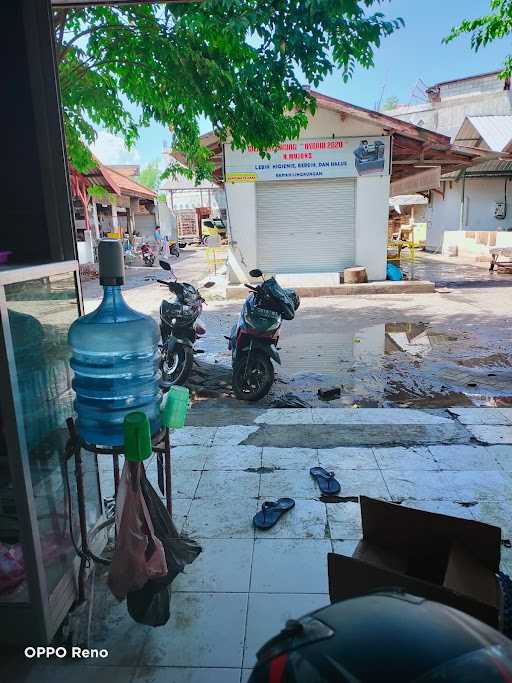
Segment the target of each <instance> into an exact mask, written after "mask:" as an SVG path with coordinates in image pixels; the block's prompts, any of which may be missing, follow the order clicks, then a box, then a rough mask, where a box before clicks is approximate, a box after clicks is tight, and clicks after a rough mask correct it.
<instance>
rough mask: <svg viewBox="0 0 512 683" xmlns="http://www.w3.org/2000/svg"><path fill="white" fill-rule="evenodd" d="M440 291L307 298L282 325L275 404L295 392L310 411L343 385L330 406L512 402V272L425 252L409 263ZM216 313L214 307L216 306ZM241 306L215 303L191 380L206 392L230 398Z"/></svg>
mask: <svg viewBox="0 0 512 683" xmlns="http://www.w3.org/2000/svg"><path fill="white" fill-rule="evenodd" d="M404 270H406V271H408V273H409V275H410V276H411V277H415V279H419V278H421V279H430V280H433V281H435V282H436V286H437V291H436V293H435V294H417V295H401V296H384V295H380V296H374V297H336V298H334V297H332V298H329V297H323V298H317V299H304V300H303V301H302V304H301V308H300V309H299V311H298V312H297V316H296V318H295V320H293V321H291V322H287V323H285V324H284V325H283V329H282V337H281V341H280V346H281V350H280V354H281V359H282V366H281V367H279V368H278V370H277V382H276V384H275V385H274V388H273V390H272V392H271V394H270V395H269V396H268V397H267V398H266V399H264V400H263V401H262V402H261V404H262V405H264V406H269V405H271V404H272V403H273V401H274V400H275V399H276V398H278V397H279V396H282V395H283V394H285V393H290V392H291V393H293V394H295V395H296V396H298V397H300V398H301V399H303V400H305V401H306V402H307V403H308V404H309V405H311V406H320V405H326V403H325V402H322V401H320V399H319V398H318V395H317V392H318V389H319V388H321V387H322V388H325V387H331V386H334V387H340V388H341V396H340V398H339V399H336V400H334V401H330V402H329V403H328V404H327V405H330V406H352V405H358V406H361V407H362V406H369V407H372V406H374V407H378V406H402V407H403V406H410V407H425V408H442V407H447V406H452V405H461V406H464V405H483V406H496V405H512V351H511V349H512V344H511V342H512V329H511V327H510V322H511V314H510V307H511V305H512V292H511V290H510V287H511V286H512V276H511V275H505V274H499V275H498V274H493V273H489V271H488V269H487V268H485V267H481V266H475V265H469V264H460V263H455V262H453V261H447V260H445V259H441V258H439V257H435V256H430V255H419V256H418V258H417V260H416V261H415V262H414V263H408V264H405V265H404ZM212 308H213V309H214V310H212ZM239 308H240V304H239V303H236V304H235V303H229V304H227V303H224V304H220V303H217V302H216V304H215V305H214V306H212V307H210V309H209V310H208V312H207V313H206V314H205V319H206V321H207V323H209V325H208V327H209V329H208V336H207V337H206V338H205V340H204V343H203V346H204V348H205V349H206V350H207V351H208V353H206V354H205V355H203V356H202V357H201V361H202V363H204V364H209V367H208V366H207V365H203V366H202V367H200V368H199V373H198V374H197V375H196V377H195V378H194V383H193V384H194V386H195V388H196V390H197V391H198V394H199V396H201V397H202V398H204V399H207V398H208V397H209V396H214V395H215V392H216V391H217V395H218V396H222V397H227V396H229V370H230V354H229V352H228V351H227V349H226V342H225V339H224V338H223V335H224V334H227V333H228V330H229V329H230V326H231V325H232V324H233V323H234V322H236V319H237V316H238V312H239Z"/></svg>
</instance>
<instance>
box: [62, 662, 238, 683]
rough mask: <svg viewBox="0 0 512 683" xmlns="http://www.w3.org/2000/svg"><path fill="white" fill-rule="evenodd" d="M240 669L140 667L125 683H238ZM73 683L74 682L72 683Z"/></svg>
mask: <svg viewBox="0 0 512 683" xmlns="http://www.w3.org/2000/svg"><path fill="white" fill-rule="evenodd" d="M239 682H240V669H238V668H234V669H218V668H212V667H210V668H207V669H206V668H204V669H198V668H193V669H192V668H178V667H169V666H159V667H154V666H142V667H140V668H139V669H138V670H137V672H136V674H135V676H134V678H133V679H132V681H126V683H239ZM73 683H74V681H73Z"/></svg>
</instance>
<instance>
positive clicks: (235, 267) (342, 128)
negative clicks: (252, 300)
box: [225, 108, 389, 283]
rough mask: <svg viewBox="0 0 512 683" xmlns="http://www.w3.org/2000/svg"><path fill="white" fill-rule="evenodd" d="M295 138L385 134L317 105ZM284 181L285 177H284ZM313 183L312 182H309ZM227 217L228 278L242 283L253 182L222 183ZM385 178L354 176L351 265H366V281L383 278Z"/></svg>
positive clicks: (251, 248)
mask: <svg viewBox="0 0 512 683" xmlns="http://www.w3.org/2000/svg"><path fill="white" fill-rule="evenodd" d="M308 119H309V125H308V127H307V129H305V130H302V131H301V133H300V136H299V138H300V139H302V138H314V137H330V136H332V135H334V136H335V137H343V136H357V137H359V136H362V137H364V136H372V135H383V134H384V131H383V129H382V127H381V126H379V125H376V124H373V123H371V122H366V121H361V120H360V119H356V118H354V117H351V116H347V117H345V118H344V119H343V120H342V118H341V116H340V115H339V113H338V112H334V111H331V110H328V109H322V108H319V109H318V110H317V112H316V114H315V116H314V117H312V116H311V115H308ZM283 182H284V181H283ZM311 182H314V181H311ZM225 189H226V199H227V207H228V219H229V220H230V226H231V237H232V240H233V242H234V244H233V247H232V250H231V251H232V253H231V254H230V257H229V260H228V263H229V265H230V268H229V279H230V282H233V283H236V282H243V281H245V279H246V276H245V274H246V272H247V271H249V270H250V269H251V268H255V267H256V243H257V239H256V236H257V227H256V190H255V184H254V183H235V184H231V183H226V188H225ZM388 200H389V177H388V176H384V177H371V176H364V177H359V178H357V179H356V223H355V231H356V240H355V261H356V263H355V264H354V265H356V264H357V265H361V266H365V267H366V268H367V271H368V278H369V279H370V280H384V279H385V278H386V242H387V222H388V213H389V207H388Z"/></svg>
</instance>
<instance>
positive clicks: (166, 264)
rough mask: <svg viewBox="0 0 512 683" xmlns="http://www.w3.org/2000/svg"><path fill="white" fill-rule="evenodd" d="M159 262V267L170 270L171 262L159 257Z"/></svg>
mask: <svg viewBox="0 0 512 683" xmlns="http://www.w3.org/2000/svg"><path fill="white" fill-rule="evenodd" d="M159 263H160V268H163V269H164V270H171V264H170V263H167V261H164V260H163V259H160V261H159Z"/></svg>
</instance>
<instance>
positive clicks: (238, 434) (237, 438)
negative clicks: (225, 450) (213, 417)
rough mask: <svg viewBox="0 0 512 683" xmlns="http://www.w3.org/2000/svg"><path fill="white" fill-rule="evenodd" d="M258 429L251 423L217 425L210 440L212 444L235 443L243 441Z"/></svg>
mask: <svg viewBox="0 0 512 683" xmlns="http://www.w3.org/2000/svg"><path fill="white" fill-rule="evenodd" d="M257 431H258V427H257V426H253V425H227V426H225V427H219V428H218V429H217V431H216V433H215V436H214V438H213V441H212V445H213V446H224V445H226V444H231V445H236V444H241V443H242V442H243V441H244V442H245V441H246V440H247V438H248V437H249V436H250V435H251V434H253V433H254V432H257Z"/></svg>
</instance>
